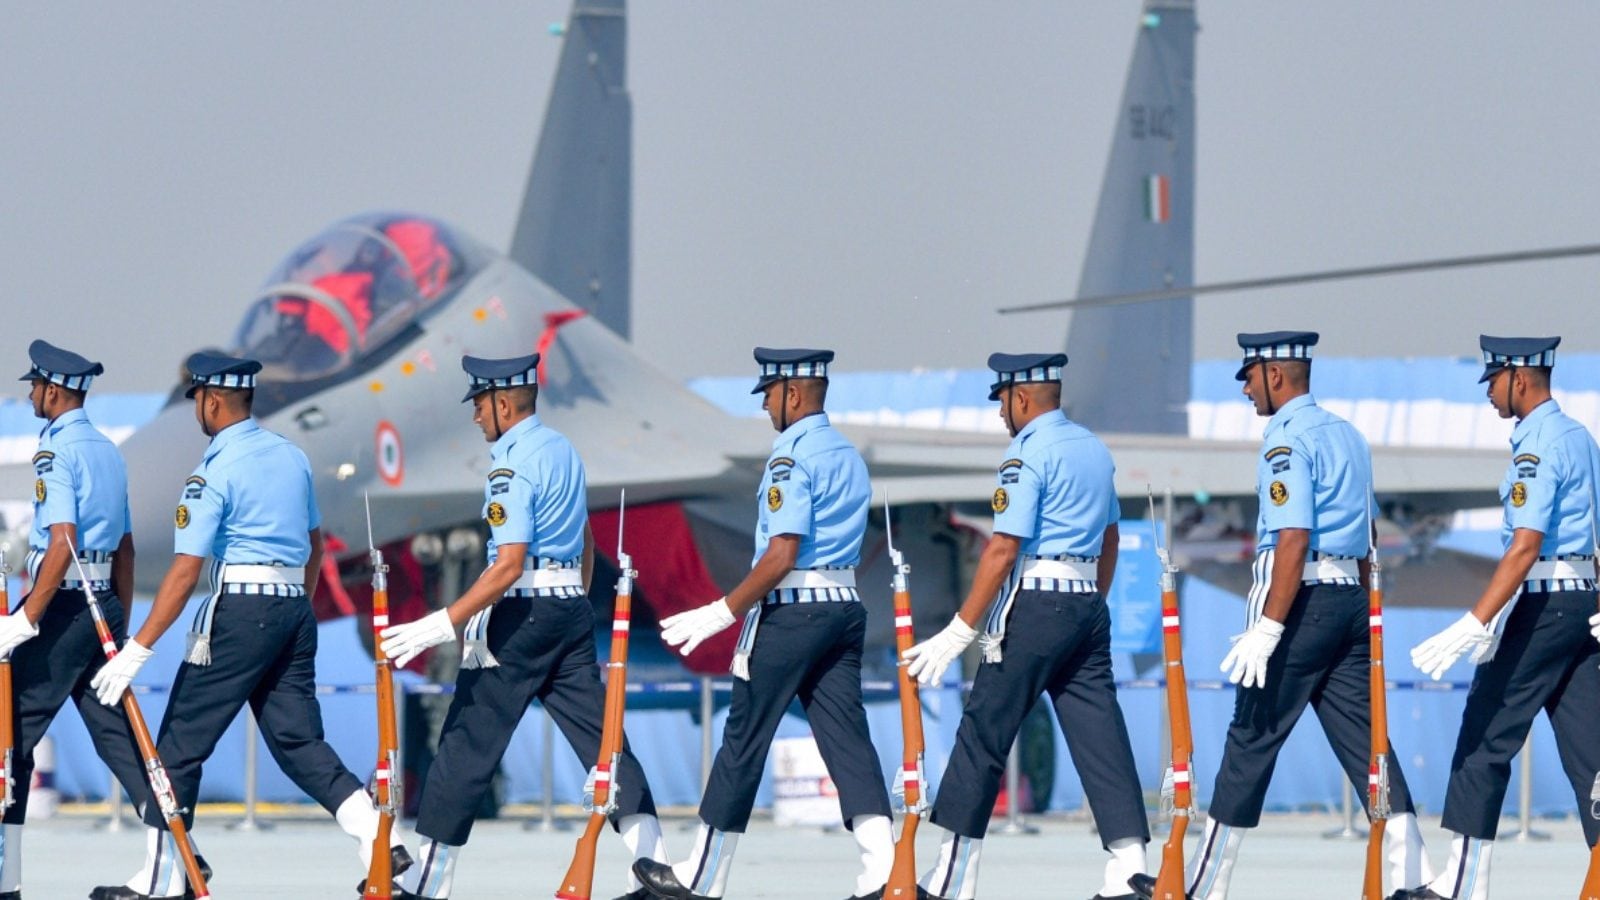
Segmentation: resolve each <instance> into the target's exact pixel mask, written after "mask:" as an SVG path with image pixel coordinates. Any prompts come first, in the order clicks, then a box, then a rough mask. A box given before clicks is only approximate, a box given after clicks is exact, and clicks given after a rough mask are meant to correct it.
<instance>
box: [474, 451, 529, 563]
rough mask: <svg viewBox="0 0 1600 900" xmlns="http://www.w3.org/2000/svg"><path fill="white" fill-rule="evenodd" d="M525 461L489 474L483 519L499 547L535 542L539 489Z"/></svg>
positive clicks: (502, 467) (501, 467)
mask: <svg viewBox="0 0 1600 900" xmlns="http://www.w3.org/2000/svg"><path fill="white" fill-rule="evenodd" d="M527 465H528V464H526V463H524V464H523V465H522V466H520V467H518V468H515V469H513V468H509V467H506V466H500V467H498V468H496V469H494V470H493V471H491V472H490V473H489V480H488V484H487V486H486V487H485V488H484V501H483V520H484V521H485V522H488V523H489V531H490V533H491V534H492V535H493V537H494V543H495V546H497V547H503V546H505V545H506V544H529V543H532V542H533V503H534V500H535V499H536V498H537V496H538V491H537V489H536V487H535V485H534V482H533V479H532V478H531V477H530V476H531V475H532V474H533V473H532V472H530V471H528V469H527Z"/></svg>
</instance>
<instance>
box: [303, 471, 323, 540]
mask: <svg viewBox="0 0 1600 900" xmlns="http://www.w3.org/2000/svg"><path fill="white" fill-rule="evenodd" d="M306 522H307V523H308V524H307V525H306V530H307V531H315V530H316V529H318V528H321V527H322V508H321V507H319V506H317V486H316V483H315V482H314V481H313V480H312V478H311V472H310V471H309V470H308V471H307V472H306Z"/></svg>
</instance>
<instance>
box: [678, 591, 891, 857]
mask: <svg viewBox="0 0 1600 900" xmlns="http://www.w3.org/2000/svg"><path fill="white" fill-rule="evenodd" d="M866 627H867V612H866V610H865V609H864V608H862V605H861V604H860V603H858V602H848V601H847V602H837V603H834V602H819V603H784V604H778V603H773V604H767V605H765V606H763V607H762V608H761V626H760V629H759V630H758V631H757V632H756V641H755V646H754V647H752V648H751V653H750V680H749V681H744V680H742V679H738V678H736V679H734V681H733V705H732V706H731V707H730V708H729V710H728V721H727V724H726V725H725V726H724V728H723V731H722V748H721V749H720V750H718V751H717V758H716V761H715V762H714V763H712V766H711V778H710V780H709V782H708V783H707V784H706V793H705V797H703V798H702V799H701V801H700V820H701V821H703V822H705V823H706V824H707V825H709V826H711V827H712V828H715V829H717V830H718V831H731V832H743V831H744V830H745V827H746V826H747V825H749V823H750V808H751V806H753V805H754V804H755V799H756V788H757V787H758V786H759V785H760V783H761V773H762V771H763V770H764V769H765V768H766V762H767V751H768V750H769V749H771V747H772V736H773V734H774V733H775V732H776V731H777V730H778V723H779V721H781V720H782V719H783V715H784V713H785V712H786V711H787V710H788V709H789V704H790V703H791V702H793V701H794V700H795V699H796V698H798V699H799V700H800V708H801V709H803V710H804V711H805V713H806V717H807V718H808V719H809V720H810V722H811V731H812V734H813V735H815V737H816V739H817V749H818V750H819V751H820V752H821V754H822V761H823V764H824V765H826V766H827V769H828V776H829V777H830V778H831V779H833V784H834V787H835V788H836V789H837V790H838V792H839V814H840V816H841V817H842V818H843V819H844V825H845V827H846V828H850V827H851V820H852V819H854V818H855V817H856V816H870V815H881V816H887V815H889V793H888V790H887V789H886V788H885V787H884V778H883V772H882V770H880V769H879V767H878V753H877V751H876V750H874V749H873V747H872V735H871V733H870V732H869V731H868V729H867V711H866V709H865V707H863V706H862V705H861V646H862V642H863V640H864V639H865V637H866Z"/></svg>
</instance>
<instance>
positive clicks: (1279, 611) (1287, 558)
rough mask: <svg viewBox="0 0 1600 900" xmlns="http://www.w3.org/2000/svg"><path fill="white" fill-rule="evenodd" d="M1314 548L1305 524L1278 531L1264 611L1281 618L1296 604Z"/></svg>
mask: <svg viewBox="0 0 1600 900" xmlns="http://www.w3.org/2000/svg"><path fill="white" fill-rule="evenodd" d="M1310 549H1311V532H1310V531H1308V530H1306V529H1304V528H1284V529H1281V530H1280V531H1279V532H1278V544H1277V552H1276V553H1274V554H1273V559H1272V586H1271V587H1270V588H1269V589H1268V590H1267V602H1266V603H1265V604H1264V605H1263V606H1262V609H1261V614H1262V615H1264V616H1266V617H1267V618H1269V619H1271V620H1273V621H1274V622H1282V621H1283V620H1285V619H1287V618H1288V617H1289V610H1291V609H1293V608H1294V598H1295V595H1296V594H1298V593H1300V581H1301V579H1302V578H1304V577H1305V568H1306V553H1307V552H1308V551H1309V550H1310Z"/></svg>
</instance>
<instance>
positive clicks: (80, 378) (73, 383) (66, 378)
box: [13, 366, 94, 391]
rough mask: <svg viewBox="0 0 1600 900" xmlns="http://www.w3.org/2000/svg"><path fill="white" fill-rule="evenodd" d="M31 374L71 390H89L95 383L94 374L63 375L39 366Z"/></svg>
mask: <svg viewBox="0 0 1600 900" xmlns="http://www.w3.org/2000/svg"><path fill="white" fill-rule="evenodd" d="M13 371H15V370H13ZM29 374H31V375H32V376H33V377H34V378H43V379H44V380H45V381H48V382H50V383H51V384H59V385H61V386H62V387H64V388H66V389H67V390H70V391H87V390H88V389H89V385H90V384H92V383H94V376H93V375H62V374H61V373H59V372H46V371H45V370H43V369H41V368H39V367H38V366H34V367H33V371H32V372H31V373H29Z"/></svg>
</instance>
